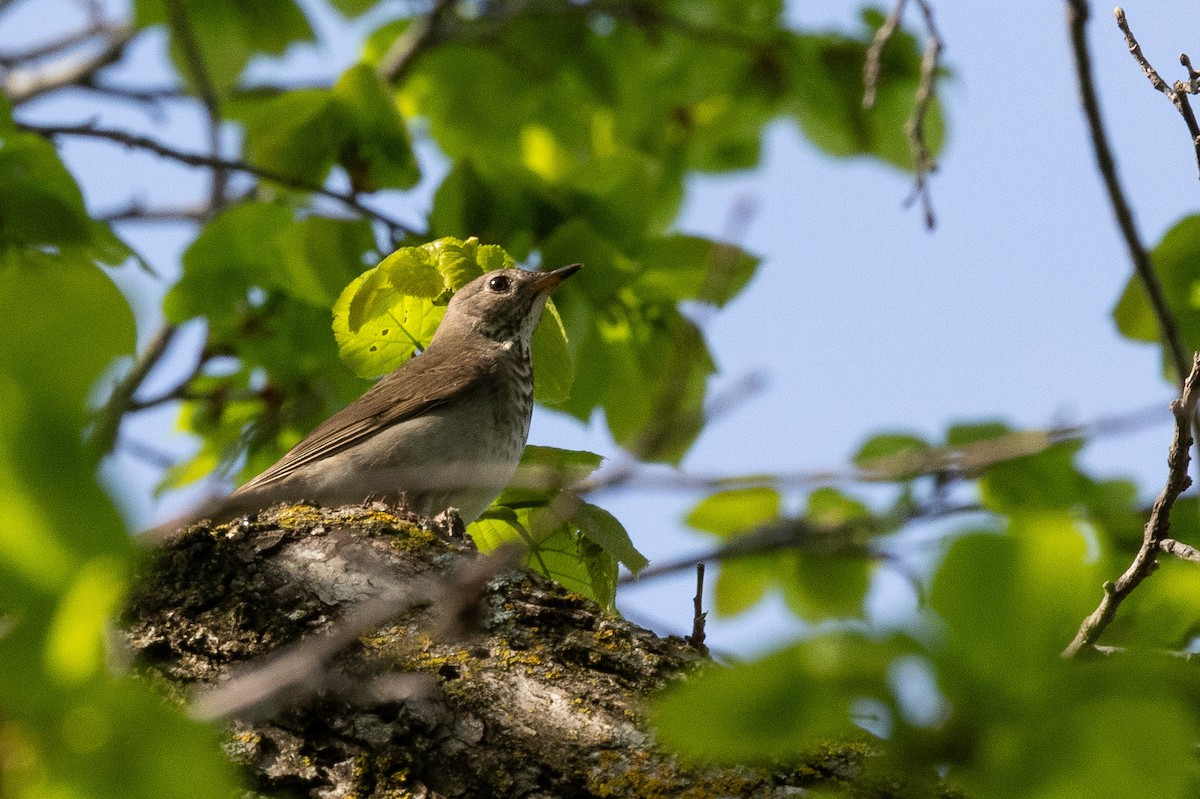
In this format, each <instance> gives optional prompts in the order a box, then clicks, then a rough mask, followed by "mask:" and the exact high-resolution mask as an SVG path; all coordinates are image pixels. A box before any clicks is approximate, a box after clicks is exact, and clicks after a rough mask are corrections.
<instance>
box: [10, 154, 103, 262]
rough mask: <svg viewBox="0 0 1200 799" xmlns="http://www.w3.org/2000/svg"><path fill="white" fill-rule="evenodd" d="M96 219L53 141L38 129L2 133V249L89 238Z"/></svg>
mask: <svg viewBox="0 0 1200 799" xmlns="http://www.w3.org/2000/svg"><path fill="white" fill-rule="evenodd" d="M91 225H92V223H91V220H90V219H89V218H88V215H87V211H86V210H85V209H84V206H83V195H82V194H81V193H80V191H79V187H78V186H77V185H76V184H75V179H74V178H72V177H71V173H69V172H68V171H67V169H66V167H64V166H63V165H62V161H60V160H59V158H58V153H56V152H55V150H54V146H53V145H52V144H50V142H48V141H46V140H45V139H43V138H42V137H40V136H36V135H34V134H32V133H20V132H16V131H5V132H3V133H2V134H0V253H2V252H3V250H4V248H7V247H61V246H64V245H81V244H86V243H88V242H90V241H91V240H92V227H91Z"/></svg>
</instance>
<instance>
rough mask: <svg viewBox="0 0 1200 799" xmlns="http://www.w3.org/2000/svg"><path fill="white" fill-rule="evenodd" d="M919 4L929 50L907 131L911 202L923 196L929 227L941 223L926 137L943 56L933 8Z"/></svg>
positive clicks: (933, 164)
mask: <svg viewBox="0 0 1200 799" xmlns="http://www.w3.org/2000/svg"><path fill="white" fill-rule="evenodd" d="M916 2H917V7H918V8H920V9H921V15H922V16H923V17H924V19H925V31H926V37H925V52H924V54H923V55H922V56H921V81H920V83H919V84H918V85H917V96H916V103H914V105H913V110H912V114H911V115H910V116H909V118H908V120H907V121H905V123H904V131H905V133H907V134H908V141H909V145H910V146H911V148H912V155H913V171H914V173H915V176H914V178H913V180H914V182H915V185H914V186H913V193H912V197H911V198H910V200H909V202H910V203H911V202H912V201H914V200H916V199H920V200H921V208H922V210H923V211H924V213H925V227H926V228H928V229H929V230H933V228H934V227H935V226H936V225H937V217H935V216H934V213H933V197H932V196H931V195H930V193H929V176H930V175H931V174H933V173H934V172H936V171H937V162H936V161H934V160H933V153H931V152H930V151H929V142H928V141H927V139H926V137H925V121H926V120H927V119H928V118H929V109H930V107H931V106H932V105H933V98H934V96H935V94H936V89H937V73H938V67H939V65H940V62H941V57H942V47H943V46H942V37H941V35H940V34H939V33H938V29H937V25H936V24H935V23H934V21H933V9H932V8H931V7H930V6H929V4H928V3H927V2H926V0H916Z"/></svg>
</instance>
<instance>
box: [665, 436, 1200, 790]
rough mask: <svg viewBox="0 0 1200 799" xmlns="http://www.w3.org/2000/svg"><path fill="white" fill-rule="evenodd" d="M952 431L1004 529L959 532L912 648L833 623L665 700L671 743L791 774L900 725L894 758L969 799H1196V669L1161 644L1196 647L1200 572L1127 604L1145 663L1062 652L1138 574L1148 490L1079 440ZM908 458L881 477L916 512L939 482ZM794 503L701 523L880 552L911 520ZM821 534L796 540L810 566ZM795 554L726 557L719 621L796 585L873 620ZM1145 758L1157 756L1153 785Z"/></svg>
mask: <svg viewBox="0 0 1200 799" xmlns="http://www.w3.org/2000/svg"><path fill="white" fill-rule="evenodd" d="M946 439H947V441H946V444H945V445H943V446H946V447H953V448H956V449H957V452H958V453H959V458H960V459H961V458H963V457H968V456H967V454H966V453H969V457H970V458H973V459H975V460H973V461H972V462H973V463H976V464H979V466H978V472H979V476H978V479H979V495H980V497H981V499H982V503H983V506H984V508H985V510H986V512H987V513H988V514H989V516H990V521H989V522H988V523H987V524H988V526H986V527H984V528H979V527H977V526H976V527H966V528H964V529H960V530H957V531H956V532H955V534H954V540H953V543H952V544H951V545H950V546H949V548H948V550H947V551H946V552H945V554H944V556H943V557H939V558H937V559H936V560H935V562H934V564H933V566H934V569H933V572H932V578H931V580H930V585H929V587H928V608H927V610H926V611H925V612H923V613H921V614H920V615H919V617H918V619H917V620H916V624H917V626H916V627H914V628H911V633H912V634H911V636H890V637H871V636H867V635H862V634H858V633H850V632H846V631H845V630H841V629H836V628H835V629H832V630H831V629H828V628H826V629H824V631H822V632H820V633H817V634H815V635H813V636H812V637H810V638H809V639H807V640H805V641H803V642H801V643H798V644H793V645H791V646H789V647H786V648H784V649H782V650H780V651H777V652H775V653H772V654H769V655H766V656H764V657H762V658H761V659H758V660H755V661H753V662H749V663H740V664H735V665H732V666H726V667H711V668H710V669H709V670H707V671H706V672H704V673H702V674H700V675H698V676H697V677H694V678H692V679H690V680H688V681H686V682H683V683H680V684H678V685H675V686H673V687H672V688H671V689H670V690H669V691H667V692H666V693H665V694H664V695H663V696H662V697H661V698H660V701H659V702H658V705H657V709H656V713H657V715H656V724H657V727H658V729H659V730H660V733H661V735H662V737H663V738H664V740H665V741H667V742H668V743H669V744H670V745H672V746H673V747H675V748H676V749H678V750H679V751H681V752H682V753H684V754H686V755H689V756H692V757H697V758H701V759H705V760H718V761H735V762H750V763H756V762H766V761H778V760H783V761H785V762H786V761H788V760H790V759H792V758H795V757H799V756H800V755H801V754H802V753H803V752H805V751H807V750H808V749H810V748H811V747H812V746H814V745H816V744H819V743H820V742H821V741H824V740H827V739H828V738H830V737H845V736H854V735H855V731H854V727H855V725H856V724H859V723H861V724H864V725H866V726H868V727H870V728H871V729H879V728H882V729H884V730H886V731H887V732H886V737H885V738H883V739H880V740H879V741H877V743H876V745H877V746H879V747H880V748H881V749H882V750H883V753H884V757H885V759H886V760H887V761H888V762H890V763H891V764H892V766H893V767H894V768H897V769H899V770H900V771H901V772H902V773H903V774H904V775H905V776H906V778H907V779H909V780H911V781H912V782H913V784H916V785H928V786H930V787H929V790H934V789H935V788H934V787H933V786H934V785H935V784H936V783H937V782H938V780H939V777H938V775H939V774H940V773H942V772H944V774H945V780H946V781H947V782H948V783H949V785H950V786H951V787H952V788H953V789H959V790H962V791H963V792H964V793H965V794H966V795H970V796H984V797H997V798H999V797H1014V796H1016V797H1035V796H1036V797H1044V796H1050V795H1054V796H1091V795H1095V794H1096V793H1097V792H1100V793H1103V792H1105V791H1106V790H1109V789H1107V788H1105V787H1103V786H1104V785H1105V784H1111V785H1121V786H1125V790H1127V791H1129V792H1131V793H1139V792H1144V791H1145V790H1148V789H1149V788H1148V786H1150V785H1153V786H1154V787H1153V790H1154V791H1155V792H1156V794H1157V793H1160V792H1161V794H1162V795H1172V796H1184V795H1191V794H1192V793H1194V792H1195V790H1196V789H1197V787H1200V784H1198V781H1197V777H1198V776H1200V772H1197V770H1196V769H1195V766H1194V760H1193V758H1192V757H1191V756H1190V755H1188V754H1187V752H1188V750H1189V749H1190V748H1191V747H1194V744H1195V740H1196V735H1197V733H1198V732H1200V729H1198V728H1197V719H1196V717H1195V713H1194V707H1195V692H1194V691H1193V690H1192V689H1191V688H1190V687H1184V685H1183V684H1182V683H1181V682H1180V681H1183V683H1186V686H1191V685H1192V684H1193V683H1194V680H1193V679H1192V675H1191V673H1190V672H1191V671H1192V670H1193V668H1194V667H1193V666H1191V665H1190V664H1188V663H1187V662H1186V661H1184V660H1182V659H1180V658H1176V657H1172V656H1169V655H1164V654H1152V653H1149V652H1146V650H1147V649H1148V648H1154V647H1163V648H1169V649H1179V648H1186V647H1187V646H1189V645H1190V642H1191V641H1192V640H1193V638H1194V636H1195V635H1196V633H1197V630H1200V624H1198V622H1200V613H1197V611H1196V608H1197V596H1198V593H1197V592H1200V574H1197V572H1196V570H1195V568H1194V564H1183V563H1173V564H1166V565H1165V566H1164V567H1163V568H1160V569H1159V570H1158V572H1156V573H1155V574H1154V575H1153V576H1152V577H1151V578H1149V579H1147V580H1146V582H1145V583H1144V584H1143V585H1142V586H1141V587H1139V589H1138V590H1137V591H1135V592H1134V594H1133V595H1132V596H1131V597H1130V599H1129V600H1128V601H1127V602H1126V603H1125V604H1123V605H1122V607H1121V611H1120V614H1119V616H1118V621H1117V622H1116V623H1115V624H1114V625H1113V626H1112V627H1111V628H1110V631H1109V633H1108V635H1109V637H1111V640H1112V642H1113V643H1116V644H1119V645H1124V646H1129V647H1131V651H1130V652H1128V653H1123V654H1117V655H1111V656H1108V657H1106V658H1102V659H1100V660H1093V661H1083V662H1079V661H1071V660H1066V659H1064V658H1063V657H1062V656H1061V654H1060V653H1061V652H1062V650H1063V647H1064V646H1065V645H1066V643H1067V642H1068V641H1070V640H1071V637H1072V636H1073V635H1074V633H1075V630H1076V629H1077V628H1078V626H1079V624H1080V622H1081V620H1082V619H1083V618H1084V617H1085V616H1086V615H1087V614H1088V613H1090V612H1091V610H1092V609H1093V608H1095V606H1096V604H1097V603H1098V602H1099V599H1100V596H1101V588H1100V585H1101V583H1102V581H1103V580H1104V579H1111V578H1112V577H1115V575H1116V574H1117V573H1118V572H1119V571H1120V570H1121V569H1123V568H1124V566H1125V564H1127V563H1128V561H1129V558H1130V556H1131V547H1133V542H1134V541H1135V540H1136V541H1138V542H1140V538H1141V532H1140V528H1141V524H1142V522H1143V521H1144V517H1143V515H1142V513H1141V512H1140V511H1139V509H1138V505H1137V496H1136V491H1135V490H1134V488H1133V486H1132V485H1131V484H1129V483H1126V482H1123V481H1116V480H1103V481H1102V480H1096V479H1095V478H1093V477H1092V476H1090V475H1089V474H1087V473H1086V472H1085V471H1083V470H1082V469H1080V468H1079V466H1078V465H1077V464H1076V457H1077V455H1078V453H1079V451H1080V445H1079V444H1077V443H1059V444H1050V443H1049V442H1048V441H1047V440H1046V437H1045V436H1044V435H1043V436H1040V437H1039V436H1033V435H1018V434H1015V433H1014V432H1013V431H1012V430H1011V429H1010V428H1008V427H1007V426H1005V425H1003V424H999V423H994V422H992V423H984V424H969V425H956V426H954V427H952V428H951V429H950V430H949V431H948V432H947V436H946ZM1004 448H1007V449H1004ZM932 450H933V445H931V444H929V443H927V442H926V441H924V440H923V439H921V438H920V437H917V436H911V435H908V434H884V435H880V436H877V437H875V438H873V439H871V440H870V441H868V442H867V443H866V444H865V445H863V447H861V448H860V450H859V452H858V454H857V455H856V458H855V460H856V461H857V462H858V463H859V464H860V465H862V466H863V467H864V468H867V467H868V465H870V466H871V468H874V465H876V464H878V463H880V462H885V463H889V464H890V466H895V465H897V464H901V465H904V464H903V461H900V460H894V459H896V458H899V457H908V456H910V455H914V454H920V455H923V454H925V453H928V452H931V451H932ZM985 452H990V453H991V454H992V456H993V457H992V459H991V460H990V461H988V460H986V459H984V458H983V457H982V455H983V453H985ZM1001 452H1005V453H1007V454H1006V455H1005V456H1000V455H999V453H1001ZM890 466H889V468H886V469H881V470H879V471H880V472H887V473H888V474H890V475H891V477H890V478H889V479H891V480H894V481H895V483H896V484H897V485H898V486H902V487H903V490H902V491H901V494H900V497H901V498H900V500H899V502H898V503H897V507H900V508H904V509H905V512H906V513H907V512H912V511H913V506H912V503H914V502H916V507H917V508H919V506H920V503H919V502H917V500H916V497H917V496H919V492H920V490H921V489H922V487H923V482H924V481H928V480H930V479H931V478H930V476H922V475H921V474H919V473H916V472H914V471H913V470H912V468H911V466H912V462H910V463H909V464H908V465H907V466H906V467H905V468H897V469H892V468H890ZM906 503H907V505H908V507H906ZM782 507H783V500H782V497H781V496H780V495H779V494H778V493H777V492H776V491H775V490H774V489H768V488H749V489H739V490H736V491H725V492H720V493H718V494H715V495H713V496H711V497H708V498H707V499H705V500H703V501H702V502H701V503H700V504H699V505H698V506H697V507H696V508H695V509H694V510H693V511H692V513H691V514H690V515H689V517H688V521H689V523H690V524H692V525H693V526H696V527H698V528H701V529H704V530H707V531H709V532H712V533H715V534H717V535H719V536H720V537H721V538H722V540H724V541H727V542H729V543H733V544H736V543H738V542H739V541H740V540H742V537H743V536H752V535H755V534H762V533H763V532H764V530H772V529H777V528H778V527H779V526H780V525H787V524H790V523H791V524H795V525H797V527H799V525H800V524H801V523H803V524H804V525H805V527H804V528H802V530H803V532H805V533H807V534H809V535H811V533H808V531H809V530H810V529H820V526H821V525H823V526H824V529H826V530H839V531H841V533H842V535H843V536H845V535H846V534H850V535H853V533H854V531H856V530H857V531H858V533H859V535H860V536H861V535H866V536H868V541H878V539H877V538H876V536H878V534H879V533H881V532H887V531H888V530H890V529H893V525H894V523H895V520H894V519H892V518H891V516H892V514H893V512H894V511H891V510H890V511H887V512H885V513H882V514H878V513H875V512H873V511H872V510H871V509H870V508H869V507H868V506H867V505H865V504H864V503H862V502H860V501H858V500H856V499H853V498H851V497H848V496H846V495H844V494H841V493H839V492H836V491H833V490H831V489H819V490H817V491H814V492H813V493H812V494H811V495H810V497H809V502H808V507H807V510H806V512H805V513H804V515H803V516H802V517H800V518H799V519H796V520H789V519H787V518H786V517H784V516H783V515H782ZM1173 518H1174V521H1176V522H1178V523H1179V524H1180V525H1181V529H1190V528H1191V526H1192V525H1194V524H1195V523H1196V521H1197V519H1200V511H1198V510H1197V507H1196V502H1195V500H1187V501H1181V504H1180V506H1179V512H1178V513H1177V515H1176V516H1175V517H1173ZM763 525H767V527H766V528H764V527H763ZM810 525H811V528H810V527H809V526H810ZM819 541H820V539H814V538H800V539H798V541H797V545H798V546H799V547H800V551H801V552H804V553H806V554H807V552H808V549H809V547H810V546H815V545H816V544H817V543H818V542H819ZM881 545H882V546H885V549H886V545H884V544H883V542H879V543H878V544H874V545H872V546H869V547H868V550H867V551H872V550H874V548H875V546H881ZM1133 548H1136V547H1133ZM894 551H902V547H901V549H899V550H894ZM791 557H792V552H791V551H779V550H778V549H776V550H773V551H772V552H771V553H770V554H759V555H753V556H749V557H739V558H735V559H732V560H729V561H726V562H724V563H722V565H721V573H720V575H719V576H718V580H717V586H716V592H715V593H716V596H715V600H716V609H717V610H718V612H739V611H741V610H744V609H746V608H748V607H750V606H752V605H753V604H755V603H757V602H758V601H759V600H761V599H762V598H763V597H764V596H765V595H766V594H767V593H769V592H770V591H771V590H778V591H781V592H783V593H784V595H785V597H789V605H790V606H791V607H792V608H793V609H794V610H796V611H797V613H798V614H799V615H801V616H802V617H803V618H806V619H809V620H812V621H829V620H832V619H836V618H838V617H839V616H844V615H846V614H847V612H848V611H852V610H854V609H855V608H854V605H853V603H852V602H849V601H848V600H849V599H850V597H851V596H852V595H853V593H854V592H851V591H849V590H847V587H846V586H847V584H849V585H857V601H858V602H861V598H862V590H864V589H865V581H863V578H861V577H860V578H858V579H859V580H860V582H858V583H857V584H856V583H855V579H856V578H855V577H854V576H851V575H847V574H839V573H837V572H836V571H831V570H829V569H827V568H823V567H822V568H812V569H810V570H809V571H807V572H804V571H795V570H794V567H795V563H794V562H793V561H792V560H791ZM811 562H814V563H815V562H816V561H811ZM863 562H864V561H862V560H861V558H860V560H859V563H860V564H862V563H863ZM801 563H805V561H801ZM789 569H793V571H791V572H790V573H789V571H788V570H789ZM822 577H827V578H828V584H824V585H823V584H821V582H820V579H821V578H822ZM806 588H807V592H805V589H806ZM839 590H840V591H843V592H845V595H844V599H846V600H847V603H846V604H842V605H841V606H839V605H838V603H837V602H835V601H833V600H831V597H830V594H831V593H832V594H836V593H837V592H838V591H839ZM789 592H791V596H789ZM802 592H805V593H803V595H802ZM801 596H802V599H801V600H800V601H797V599H798V598H800V597H801ZM803 600H807V601H808V604H804V601H803ZM917 672H919V673H923V674H925V675H928V684H927V685H926V687H925V688H924V689H923V691H922V692H920V693H918V694H914V693H913V690H912V686H913V685H914V684H925V683H923V682H922V681H921V680H916V681H915V683H914V677H913V675H914V673H917ZM864 714H865V715H864ZM858 734H861V733H858ZM1159 742H1161V745H1162V748H1160V747H1159V745H1158V744H1159ZM1146 762H1153V763H1154V764H1155V765H1154V768H1155V769H1156V771H1155V773H1154V774H1155V775H1154V776H1153V777H1149V776H1147V775H1148V772H1147V771H1146V769H1145V767H1144V763H1146Z"/></svg>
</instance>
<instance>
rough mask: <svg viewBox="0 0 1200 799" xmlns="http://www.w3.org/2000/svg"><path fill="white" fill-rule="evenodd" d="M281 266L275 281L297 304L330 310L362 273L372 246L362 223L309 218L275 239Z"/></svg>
mask: <svg viewBox="0 0 1200 799" xmlns="http://www.w3.org/2000/svg"><path fill="white" fill-rule="evenodd" d="M278 244H279V250H280V255H281V256H282V257H281V259H280V266H281V267H282V269H279V270H276V271H277V273H278V277H277V278H276V280H275V281H274V282H275V283H276V284H277V286H278V288H280V289H282V290H283V291H286V292H287V293H288V294H290V295H291V296H293V297H295V298H296V299H298V300H302V301H304V302H307V303H309V304H310V305H315V306H319V307H321V308H328V307H330V306H331V305H332V304H333V302H334V300H335V299H336V298H337V296H338V295H339V294H340V293H341V291H342V288H343V287H344V286H345V285H346V283H347V282H349V281H350V280H352V279H353V278H354V277H355V276H356V275H357V274H359V273H360V272H361V271H362V267H363V257H364V256H365V254H366V253H368V252H370V251H371V250H372V249H373V248H374V246H375V237H374V234H373V233H372V231H371V223H370V222H368V221H367V220H365V219H331V218H329V217H321V216H310V217H308V218H307V219H303V220H301V221H299V222H297V223H295V224H294V225H291V226H290V227H288V228H286V229H285V230H283V232H282V233H281V234H280V235H279V238H278Z"/></svg>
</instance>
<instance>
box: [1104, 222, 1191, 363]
mask: <svg viewBox="0 0 1200 799" xmlns="http://www.w3.org/2000/svg"><path fill="white" fill-rule="evenodd" d="M1150 260H1151V262H1152V263H1153V266H1154V272H1155V274H1157V275H1158V279H1159V281H1160V283H1161V284H1162V290H1163V295H1164V297H1165V299H1166V302H1167V306H1168V308H1169V309H1170V311H1171V313H1172V314H1173V315H1174V316H1175V320H1176V322H1177V323H1178V327H1179V334H1180V337H1181V338H1182V339H1183V344H1184V346H1185V347H1186V348H1188V349H1191V350H1197V349H1200V266H1198V265H1197V264H1198V263H1200V215H1193V216H1188V217H1184V218H1183V219H1181V220H1180V221H1179V222H1177V223H1176V224H1175V225H1174V227H1172V228H1171V229H1170V230H1168V231H1167V232H1166V233H1165V234H1164V235H1163V237H1162V240H1161V241H1160V242H1159V243H1158V244H1157V245H1156V246H1155V247H1154V249H1153V250H1152V251H1151V253H1150ZM1113 319H1114V320H1115V321H1116V323H1117V329H1118V330H1119V331H1120V332H1121V333H1122V335H1124V336H1125V337H1126V338H1130V339H1133V340H1134V341H1148V342H1152V343H1162V332H1161V330H1160V329H1159V324H1158V319H1157V317H1156V316H1155V314H1154V311H1153V310H1152V309H1151V307H1150V301H1149V299H1148V298H1147V296H1146V289H1145V287H1144V285H1143V284H1142V280H1141V278H1139V277H1138V276H1137V275H1136V274H1134V275H1132V276H1130V278H1129V280H1128V282H1126V284H1125V291H1124V292H1123V293H1122V294H1121V299H1120V300H1118V301H1117V305H1116V307H1115V308H1114V309H1113ZM1163 363H1164V364H1165V368H1166V371H1167V374H1168V375H1174V371H1175V368H1174V365H1173V361H1172V360H1171V357H1170V354H1169V353H1168V352H1167V351H1166V350H1165V349H1164V351H1163ZM1171 379H1172V380H1174V378H1173V377H1172V378H1171Z"/></svg>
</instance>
